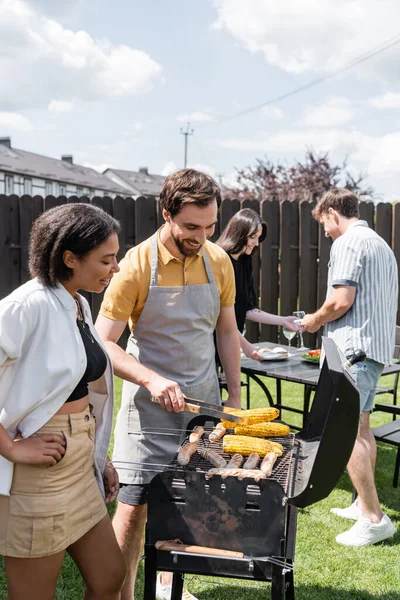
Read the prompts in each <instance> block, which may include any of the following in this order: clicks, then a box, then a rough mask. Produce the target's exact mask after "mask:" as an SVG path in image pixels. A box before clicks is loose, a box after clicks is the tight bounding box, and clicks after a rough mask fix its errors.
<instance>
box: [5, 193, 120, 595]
mask: <svg viewBox="0 0 400 600" xmlns="http://www.w3.org/2000/svg"><path fill="white" fill-rule="evenodd" d="M118 232H119V224H118V222H117V221H115V220H114V219H113V218H112V217H111V216H109V215H108V214H107V213H105V212H104V211H103V210H101V209H100V208H97V207H95V206H91V205H89V204H65V205H63V206H59V207H56V208H53V209H51V210H49V211H47V212H45V213H43V214H42V215H41V216H40V217H39V218H38V219H37V220H36V221H35V223H34V225H33V228H32V232H31V240H30V260H29V268H30V273H31V276H32V277H33V279H32V280H31V281H29V282H27V283H25V284H24V285H22V286H20V287H19V288H18V289H16V290H14V291H13V292H12V293H11V294H10V295H9V296H7V297H6V298H3V299H2V300H1V301H0V332H1V333H0V473H1V476H0V554H2V555H3V556H4V557H5V558H4V563H5V572H6V577H7V584H8V596H7V597H8V598H9V599H10V600H25V599H26V598H29V600H51V599H53V598H54V597H55V593H56V583H57V578H58V575H59V573H60V570H61V566H62V563H63V560H64V555H65V551H67V552H68V553H69V554H70V555H71V557H72V558H73V560H74V561H75V562H76V564H77V565H78V567H79V569H80V571H81V573H82V576H83V578H84V580H85V583H86V586H87V591H86V594H85V598H86V599H87V600H100V599H101V600H117V599H118V598H119V591H120V588H121V586H122V584H123V581H124V577H125V565H124V560H123V557H122V554H121V552H120V549H119V546H118V544H117V542H116V539H115V535H114V532H113V529H112V526H111V521H110V518H109V516H108V513H107V509H106V505H105V502H110V501H112V500H113V499H114V498H115V497H116V495H117V493H118V487H119V484H118V475H117V473H116V471H115V470H114V468H113V467H111V466H110V465H109V464H108V463H109V460H108V458H107V450H108V445H109V440H110V434H111V426H112V415H113V376H112V368H111V363H110V360H109V358H108V356H107V354H106V351H105V349H104V346H103V344H102V342H101V340H100V338H99V336H98V335H97V333H96V330H95V329H94V327H93V324H92V320H91V316H90V309H89V305H88V303H87V301H86V300H85V298H84V297H83V296H81V295H80V294H79V293H78V290H85V291H87V292H96V293H99V292H102V291H103V290H104V289H105V288H106V287H107V285H108V283H109V282H110V280H111V278H112V276H113V274H114V273H116V272H117V271H118V270H119V268H118V265H117V260H116V255H117V252H118V236H117V234H118ZM104 500H105V501H104Z"/></svg>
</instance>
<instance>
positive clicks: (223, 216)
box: [219, 198, 240, 233]
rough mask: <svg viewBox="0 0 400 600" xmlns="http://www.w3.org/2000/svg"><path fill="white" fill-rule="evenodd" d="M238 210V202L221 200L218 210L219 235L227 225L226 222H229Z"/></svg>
mask: <svg viewBox="0 0 400 600" xmlns="http://www.w3.org/2000/svg"><path fill="white" fill-rule="evenodd" d="M239 210H240V202H239V200H227V199H226V198H225V199H224V200H222V204H221V207H220V209H219V221H220V223H221V227H220V230H221V233H222V232H223V230H224V229H225V227H226V226H227V225H228V222H229V221H230V220H231V218H232V217H233V215H235V214H236V213H237V212H238V211H239Z"/></svg>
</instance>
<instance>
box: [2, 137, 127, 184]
mask: <svg viewBox="0 0 400 600" xmlns="http://www.w3.org/2000/svg"><path fill="white" fill-rule="evenodd" d="M69 159H70V161H71V160H72V157H69ZM70 161H69V160H62V159H57V158H50V157H48V156H42V155H41V154H34V153H33V152H27V151H26V150H17V149H16V148H11V147H8V145H5V144H2V143H0V170H2V171H8V172H10V173H17V174H20V175H25V176H26V177H40V178H43V179H48V180H51V181H58V182H62V183H70V184H73V185H78V186H82V187H83V186H84V187H89V188H94V189H98V190H103V191H106V192H114V193H117V194H121V195H124V196H126V195H127V190H126V189H125V188H123V187H122V186H120V185H118V184H117V183H115V182H114V181H112V180H111V179H109V178H108V177H106V176H105V175H103V174H102V173H99V172H98V171H96V170H95V169H91V168H90V167H83V166H81V165H75V164H73V163H72V162H70Z"/></svg>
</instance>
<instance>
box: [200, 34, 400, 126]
mask: <svg viewBox="0 0 400 600" xmlns="http://www.w3.org/2000/svg"><path fill="white" fill-rule="evenodd" d="M399 42H400V35H396V36H394V37H392V38H390V39H389V40H387V41H386V42H384V43H382V44H380V45H379V46H377V47H376V48H374V49H373V50H369V51H368V52H365V53H364V54H361V55H360V56H358V57H356V58H355V59H353V60H352V61H350V62H348V63H346V64H345V65H344V66H343V67H340V68H338V69H336V70H335V71H332V73H329V74H328V75H325V76H324V77H318V78H317V79H314V80H312V81H310V82H309V83H306V84H304V85H302V86H300V87H297V88H294V89H293V90H290V91H289V92H285V93H284V94H280V95H279V96H276V97H275V98H271V99H270V100H267V101H266V102H262V103H261V104H257V105H256V106H252V107H250V108H247V109H244V110H240V111H238V112H236V113H233V114H231V115H222V116H220V117H217V118H216V119H214V123H215V122H224V121H231V120H232V119H236V118H237V117H242V116H244V115H248V114H250V113H252V112H255V111H257V110H260V109H261V108H264V106H269V105H270V104H275V103H276V102H280V101H281V100H285V99H286V98H289V97H290V96H294V95H295V94H299V93H300V92H303V91H304V90H307V89H309V88H311V87H314V86H315V85H318V84H319V83H322V82H323V81H327V80H328V79H332V77H336V75H340V73H343V72H344V71H347V70H348V69H351V68H352V67H355V66H356V65H359V64H360V63H362V62H364V61H366V60H369V59H370V58H373V57H374V56H376V55H377V54H380V53H381V52H384V51H385V50H387V49H388V48H391V47H392V46H395V45H396V44H398V43H399ZM210 124H212V123H207V124H204V125H203V127H207V126H208V125H210Z"/></svg>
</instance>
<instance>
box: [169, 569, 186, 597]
mask: <svg viewBox="0 0 400 600" xmlns="http://www.w3.org/2000/svg"><path fill="white" fill-rule="evenodd" d="M183 579H184V574H183V573H180V572H179V571H175V572H174V577H173V579H172V590H171V600H181V598H182V590H183Z"/></svg>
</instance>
